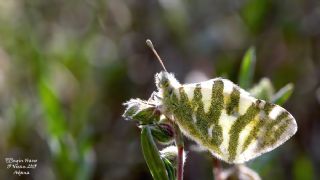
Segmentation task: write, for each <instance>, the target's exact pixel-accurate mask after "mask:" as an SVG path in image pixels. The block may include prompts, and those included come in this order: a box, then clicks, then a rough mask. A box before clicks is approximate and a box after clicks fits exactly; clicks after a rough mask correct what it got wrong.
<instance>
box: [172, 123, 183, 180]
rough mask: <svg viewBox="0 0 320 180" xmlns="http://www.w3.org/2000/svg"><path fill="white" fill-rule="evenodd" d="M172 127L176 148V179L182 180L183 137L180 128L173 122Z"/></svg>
mask: <svg viewBox="0 0 320 180" xmlns="http://www.w3.org/2000/svg"><path fill="white" fill-rule="evenodd" d="M174 129H175V143H176V146H177V148H178V159H177V161H178V162H177V166H178V167H177V180H182V179H183V148H184V143H183V137H182V134H181V131H180V128H179V127H178V126H177V125H176V124H175V125H174Z"/></svg>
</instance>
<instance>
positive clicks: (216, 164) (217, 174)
mask: <svg viewBox="0 0 320 180" xmlns="http://www.w3.org/2000/svg"><path fill="white" fill-rule="evenodd" d="M221 171H222V166H221V161H219V160H218V159H217V158H213V174H214V179H215V180H221Z"/></svg>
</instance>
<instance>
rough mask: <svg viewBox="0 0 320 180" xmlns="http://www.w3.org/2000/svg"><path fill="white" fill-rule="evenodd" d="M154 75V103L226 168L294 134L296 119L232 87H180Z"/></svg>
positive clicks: (165, 75)
mask: <svg viewBox="0 0 320 180" xmlns="http://www.w3.org/2000/svg"><path fill="white" fill-rule="evenodd" d="M147 44H148V45H149V47H151V49H152V50H153V52H154V53H155V55H156V56H157V57H158V60H159V61H160V63H161V65H162V66H163V69H164V71H162V72H160V73H157V74H156V75H155V83H156V86H157V91H156V92H155V93H154V96H153V98H152V99H153V101H154V102H156V104H157V108H158V109H159V110H160V112H161V114H163V115H165V116H166V117H168V118H169V119H171V120H172V121H173V122H174V123H176V124H177V125H178V126H179V128H180V129H181V131H182V132H183V134H184V135H185V136H187V137H189V138H190V139H192V140H193V141H195V142H196V143H198V144H199V145H200V146H202V147H204V148H205V149H207V150H209V151H210V152H211V153H212V154H213V155H214V156H215V157H217V158H218V159H221V160H223V161H225V162H227V163H236V164H237V163H244V162H246V161H249V160H251V159H253V158H255V157H257V156H260V155H261V154H263V153H266V152H269V151H271V150H273V149H275V148H277V147H278V146H280V145H281V144H283V143H284V142H286V141H287V140H288V139H289V138H290V137H292V136H293V135H294V134H295V133H296V131H297V123H296V121H295V118H294V117H293V116H292V115H291V114H290V113H289V112H288V111H287V110H285V109H284V108H282V107H281V106H279V105H276V104H273V103H270V102H266V101H264V100H260V99H257V98H255V97H253V96H251V95H250V93H249V92H247V91H245V90H244V89H242V88H241V87H239V86H238V85H236V84H235V83H233V82H231V81H230V80H228V79H224V78H215V79H211V80H208V81H204V82H199V83H193V84H181V83H179V81H178V80H177V79H176V78H175V77H174V75H173V74H172V73H169V72H167V71H166V69H165V67H164V65H163V63H162V60H161V59H160V57H159V55H158V54H157V52H156V51H155V49H154V47H153V45H152V43H151V41H150V42H148V41H147Z"/></svg>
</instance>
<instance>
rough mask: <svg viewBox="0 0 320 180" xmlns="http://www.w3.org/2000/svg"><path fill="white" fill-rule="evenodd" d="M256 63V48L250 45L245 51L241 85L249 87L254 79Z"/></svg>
mask: <svg viewBox="0 0 320 180" xmlns="http://www.w3.org/2000/svg"><path fill="white" fill-rule="evenodd" d="M255 64H256V53H255V48H254V47H250V48H249V49H248V50H247V52H246V53H245V55H244V57H243V60H242V63H241V69H240V74H239V86H240V87H242V88H244V89H248V88H249V87H250V86H251V84H252V80H253V74H254V69H255Z"/></svg>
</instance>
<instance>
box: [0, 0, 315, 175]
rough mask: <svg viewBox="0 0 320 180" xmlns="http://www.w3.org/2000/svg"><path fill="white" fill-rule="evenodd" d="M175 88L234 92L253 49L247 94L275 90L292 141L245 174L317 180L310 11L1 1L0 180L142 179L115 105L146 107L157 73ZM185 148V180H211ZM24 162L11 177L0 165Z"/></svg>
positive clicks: (175, 2) (139, 1)
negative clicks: (288, 118)
mask: <svg viewBox="0 0 320 180" xmlns="http://www.w3.org/2000/svg"><path fill="white" fill-rule="evenodd" d="M147 38H150V39H152V40H153V42H154V44H155V46H156V48H157V50H158V51H159V53H160V55H161V57H162V58H163V59H164V61H165V62H164V63H165V65H166V67H167V69H168V70H169V71H171V72H174V73H175V74H176V77H177V78H178V79H179V80H180V81H181V82H182V83H185V82H196V81H202V80H204V79H208V78H209V79H210V78H214V77H217V76H224V77H227V78H229V79H231V80H233V81H234V82H236V81H237V78H238V77H237V74H238V72H239V66H240V64H241V59H242V57H243V55H244V53H245V51H246V50H247V49H248V48H249V47H250V46H255V47H256V54H257V63H256V71H255V79H254V83H257V82H258V81H259V79H261V78H262V77H268V78H270V79H271V81H272V82H273V84H274V85H275V89H276V90H278V89H279V88H281V87H282V86H284V85H285V84H287V83H289V82H292V83H293V84H294V85H295V90H294V93H293V95H292V96H291V98H290V99H289V101H288V102H287V103H286V104H285V105H284V107H285V108H286V109H288V110H289V111H290V112H291V113H292V114H293V115H294V117H295V118H296V120H297V123H298V132H297V134H296V135H295V136H294V137H293V138H292V139H290V140H289V141H288V142H287V143H285V144H284V145H282V146H280V147H279V148H278V149H276V150H274V151H272V152H271V153H268V154H266V155H263V156H261V157H258V158H257V159H255V160H253V161H251V162H249V163H248V165H249V166H250V167H251V168H253V169H254V170H256V171H257V172H258V173H259V174H260V176H261V177H262V178H263V179H270V178H272V179H320V143H319V142H320V141H319V139H320V1H318V0H283V1H277V0H224V1H223V0H215V1H212V0H203V1H191V0H124V1H119V0H68V1H65V0H0V162H1V163H0V165H1V166H0V167H1V168H0V179H37V180H38V179H108V180H109V179H111V180H117V179H151V175H150V173H149V170H148V168H147V165H146V163H145V162H144V159H143V156H142V152H141V149H140V137H139V136H140V130H139V129H138V128H137V127H136V124H134V123H132V122H126V121H124V120H123V118H122V117H121V114H122V113H123V111H124V107H123V106H122V103H123V102H124V101H127V100H129V99H130V98H132V97H140V98H142V99H147V98H148V97H149V96H150V94H151V93H152V92H153V91H154V90H155V85H154V79H153V75H154V74H155V73H156V72H159V71H160V70H161V66H160V65H159V63H158V62H156V61H155V57H154V56H153V55H152V53H151V52H150V50H149V49H148V48H147V47H146V45H145V39H147ZM193 144H194V143H192V142H188V143H187V146H186V148H187V151H189V153H188V159H187V162H186V166H185V179H187V180H188V179H212V178H213V175H212V158H211V157H210V155H209V153H198V152H194V151H192V148H191V147H192V145H193ZM7 157H13V158H34V159H37V160H38V166H37V168H36V169H34V170H32V171H31V175H28V176H20V177H19V176H17V175H13V174H12V173H13V172H12V170H8V169H7V168H6V164H5V158H7Z"/></svg>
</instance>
